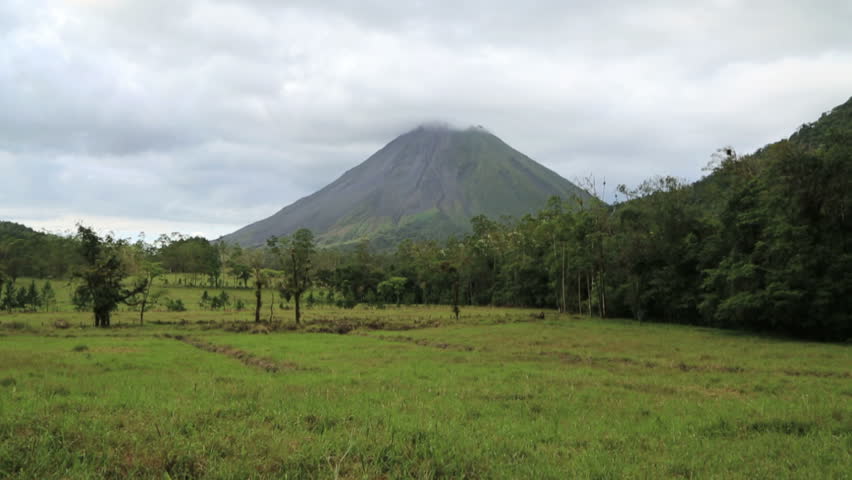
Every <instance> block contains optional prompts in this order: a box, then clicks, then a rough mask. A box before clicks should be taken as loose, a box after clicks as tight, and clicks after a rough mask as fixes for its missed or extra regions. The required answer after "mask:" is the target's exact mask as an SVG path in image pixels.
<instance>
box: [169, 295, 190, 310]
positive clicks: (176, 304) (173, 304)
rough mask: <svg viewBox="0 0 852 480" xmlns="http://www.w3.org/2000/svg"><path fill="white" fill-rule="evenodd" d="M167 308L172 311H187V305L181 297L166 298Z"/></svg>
mask: <svg viewBox="0 0 852 480" xmlns="http://www.w3.org/2000/svg"><path fill="white" fill-rule="evenodd" d="M166 310H168V311H170V312H185V311H186V306H185V305H184V304H183V300H181V299H179V298H178V299H176V300H172V299H166Z"/></svg>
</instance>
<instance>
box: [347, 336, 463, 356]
mask: <svg viewBox="0 0 852 480" xmlns="http://www.w3.org/2000/svg"><path fill="white" fill-rule="evenodd" d="M355 335H358V336H360V337H367V338H374V339H376V340H382V341H385V342H400V343H413V344H415V345H420V346H421V347H431V348H439V349H441V350H457V351H460V352H473V351H474V350H476V349H475V348H473V347H472V346H470V345H460V344H451V343H443V342H434V341H430V340H427V339H425V338H414V337H406V336H402V335H371V334H367V333H356V334H355Z"/></svg>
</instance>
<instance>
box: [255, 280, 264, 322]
mask: <svg viewBox="0 0 852 480" xmlns="http://www.w3.org/2000/svg"><path fill="white" fill-rule="evenodd" d="M254 298H255V307H254V323H260V307H261V306H262V305H263V301H262V300H261V292H260V282H257V285H256V286H255V290H254Z"/></svg>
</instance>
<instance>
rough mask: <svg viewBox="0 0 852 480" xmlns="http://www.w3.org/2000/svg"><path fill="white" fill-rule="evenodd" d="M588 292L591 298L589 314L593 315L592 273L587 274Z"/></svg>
mask: <svg viewBox="0 0 852 480" xmlns="http://www.w3.org/2000/svg"><path fill="white" fill-rule="evenodd" d="M586 293H587V294H588V296H587V298H588V299H589V316H590V317H591V316H592V274H591V273H587V274H586Z"/></svg>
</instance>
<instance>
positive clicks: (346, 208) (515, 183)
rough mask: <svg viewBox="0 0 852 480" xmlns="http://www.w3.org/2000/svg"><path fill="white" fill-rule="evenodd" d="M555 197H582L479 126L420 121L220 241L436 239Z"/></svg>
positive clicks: (384, 243)
mask: <svg viewBox="0 0 852 480" xmlns="http://www.w3.org/2000/svg"><path fill="white" fill-rule="evenodd" d="M554 195H557V196H560V197H562V198H565V199H568V198H570V197H572V196H578V197H581V198H587V197H588V194H587V193H586V192H585V191H583V190H581V189H580V188H578V187H577V186H575V185H574V184H572V183H571V182H569V181H568V180H565V179H564V178H562V177H560V176H559V175H558V174H556V173H555V172H553V171H551V170H549V169H547V168H545V167H544V166H542V165H540V164H538V163H536V162H535V161H533V160H531V159H530V158H529V157H527V156H526V155H524V154H522V153H520V152H518V151H517V150H515V149H513V148H512V147H510V146H509V145H507V144H506V143H504V142H503V141H502V140H500V139H499V138H497V137H496V136H494V135H493V134H491V133H489V132H488V131H487V130H486V129H485V128H483V127H481V126H474V127H468V128H463V129H460V128H455V127H451V126H449V125H448V124H434V123H433V124H424V125H421V126H419V127H417V128H415V129H413V130H411V131H409V132H407V133H405V134H403V135H400V136H399V137H397V138H396V139H395V140H393V141H392V142H390V143H388V144H387V145H385V146H384V147H383V148H382V149H381V150H379V151H378V152H376V153H375V154H373V155H372V156H370V157H369V158H368V159H367V160H365V161H364V162H363V163H361V164H360V165H358V166H356V167H354V168H352V169H351V170H349V171H347V172H346V173H345V174H343V175H342V176H341V177H340V178H338V179H337V180H335V181H334V182H332V183H331V184H329V185H327V186H326V187H325V188H323V189H321V190H319V191H318V192H316V193H314V194H313V195H310V196H308V197H305V198H303V199H301V200H299V201H297V202H295V203H293V204H292V205H290V206H287V207H285V208H283V209H282V210H280V211H279V212H278V213H276V214H275V215H273V216H272V217H269V218H267V219H265V220H261V221H260V222H257V223H254V224H251V225H249V226H247V227H245V228H243V229H240V230H238V231H237V232H234V233H233V234H231V235H227V236H226V237H224V238H223V240H225V241H228V242H237V243H240V244H242V245H246V246H255V245H262V244H263V243H264V242H265V241H266V239H267V238H268V237H270V236H273V235H276V236H280V235H287V234H290V233H292V232H294V231H295V230H297V229H299V228H310V229H311V230H313V231H314V232H315V233H316V234H317V237H318V238H319V240H320V241H321V242H322V243H324V244H326V245H339V244H346V243H351V242H357V241H360V240H363V239H369V240H371V241H372V242H374V243H375V244H377V245H379V246H390V245H393V244H395V243H396V242H398V241H400V240H402V239H405V238H418V239H424V238H431V239H442V238H445V237H447V236H449V235H454V234H455V235H458V234H463V233H465V232H467V231H469V230H470V218H472V217H473V216H476V215H480V214H484V215H488V216H490V217H500V216H504V215H508V216H513V217H520V216H522V215H525V214H527V213H532V212H535V211H538V210H540V209H541V208H543V207H544V206H545V205H546V203H547V200H548V199H549V198H550V197H551V196H554Z"/></svg>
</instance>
